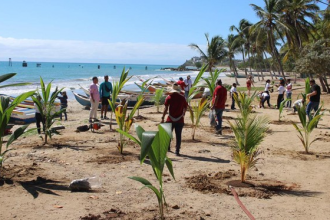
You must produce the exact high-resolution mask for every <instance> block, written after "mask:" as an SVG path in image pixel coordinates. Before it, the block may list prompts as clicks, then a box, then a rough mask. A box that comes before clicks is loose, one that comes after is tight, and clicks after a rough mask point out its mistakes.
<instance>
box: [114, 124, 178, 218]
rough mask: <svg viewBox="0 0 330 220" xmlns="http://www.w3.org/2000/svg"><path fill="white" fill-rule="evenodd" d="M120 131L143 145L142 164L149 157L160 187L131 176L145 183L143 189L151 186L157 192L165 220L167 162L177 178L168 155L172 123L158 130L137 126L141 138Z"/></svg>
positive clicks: (160, 209)
mask: <svg viewBox="0 0 330 220" xmlns="http://www.w3.org/2000/svg"><path fill="white" fill-rule="evenodd" d="M118 131H119V132H120V133H122V134H124V135H125V136H127V137H128V138H130V139H131V140H132V141H134V142H135V143H137V144H138V145H139V146H141V155H140V162H141V164H142V163H143V162H144V160H145V159H146V157H148V158H149V160H150V164H151V167H152V170H153V173H154V174H155V176H156V178H157V181H158V185H159V189H157V188H156V187H155V186H153V185H152V184H151V183H150V182H149V181H148V180H146V179H144V178H142V177H136V176H132V177H129V178H130V179H133V180H136V181H138V182H140V183H142V184H143V185H144V187H142V189H143V188H149V189H151V190H152V191H153V192H154V193H155V195H156V197H157V200H158V205H159V214H160V218H161V219H162V220H163V219H164V205H167V204H166V201H165V196H164V190H163V172H164V167H165V164H166V166H167V168H168V170H169V171H170V173H171V175H172V177H173V178H174V179H175V177H174V172H173V165H172V161H171V160H170V159H169V158H168V157H167V156H166V154H167V150H168V147H169V146H170V142H171V138H172V124H170V123H163V124H160V125H158V131H145V130H144V129H143V128H142V127H141V126H136V133H137V136H138V138H139V139H136V138H135V137H133V136H131V135H130V134H128V133H127V132H124V131H122V130H118Z"/></svg>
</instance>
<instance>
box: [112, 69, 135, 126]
mask: <svg viewBox="0 0 330 220" xmlns="http://www.w3.org/2000/svg"><path fill="white" fill-rule="evenodd" d="M128 73H129V70H127V71H125V67H124V68H123V71H122V72H121V75H120V79H119V82H112V93H111V98H110V99H109V100H108V102H109V105H110V107H111V112H110V130H111V131H112V114H113V110H114V109H116V105H117V98H118V95H119V93H120V91H121V90H122V89H123V87H124V85H125V84H126V83H127V81H128V80H130V79H131V78H132V76H130V77H127V76H128Z"/></svg>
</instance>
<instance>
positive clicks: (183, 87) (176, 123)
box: [90, 75, 320, 156]
mask: <svg viewBox="0 0 330 220" xmlns="http://www.w3.org/2000/svg"><path fill="white" fill-rule="evenodd" d="M108 79H109V78H108V76H107V75H106V76H104V82H103V83H101V84H100V86H99V88H98V86H97V84H98V78H97V77H93V84H92V85H91V86H90V101H91V110H90V121H92V119H94V120H95V119H96V112H97V109H98V105H99V101H101V102H102V109H101V119H108V118H107V116H106V114H107V109H108V105H109V103H108V100H109V99H110V94H111V92H112V84H111V83H110V82H109V81H108ZM310 82H311V89H312V93H310V94H307V97H309V98H310V102H309V104H308V105H307V110H306V111H307V114H308V115H309V113H310V111H311V110H312V109H314V110H315V111H316V110H317V108H318V105H319V101H320V87H319V86H318V85H316V84H315V81H314V80H311V81H310ZM252 85H253V79H252V77H251V76H250V77H249V78H248V80H247V87H248V94H249V93H250V90H251V86H252ZM276 86H277V87H278V89H277V90H278V97H277V107H279V105H280V103H281V101H283V99H284V95H285V94H286V98H288V99H291V96H292V84H291V82H290V79H288V80H287V81H286V83H285V81H284V80H283V79H280V83H279V84H278V85H276ZM191 87H192V80H191V77H190V75H188V76H187V79H185V80H183V78H182V77H180V78H179V81H178V82H176V83H174V84H173V85H172V89H171V90H170V91H169V92H168V96H167V97H166V99H165V103H164V105H165V108H164V111H163V114H162V117H161V123H164V122H166V123H171V124H172V131H173V130H174V132H175V135H176V145H175V154H176V155H177V156H180V148H181V139H182V131H183V127H184V117H185V113H186V111H187V108H188V103H187V99H188V94H189V90H190V88H191ZM236 87H237V85H236V84H235V83H234V84H233V85H232V88H231V89H230V95H231V98H232V104H231V109H232V110H234V109H235V99H234V96H235V94H237V88H236ZM271 89H272V88H271V85H270V80H267V81H266V85H265V90H264V91H263V92H261V96H260V97H261V107H264V103H265V102H267V104H268V106H269V107H270V106H271V105H270V94H269V92H270V91H271ZM182 91H184V94H183V93H182ZM226 101H227V89H226V88H225V87H224V86H223V85H222V81H221V79H219V80H218V81H217V83H216V88H215V90H214V93H213V94H212V101H211V106H210V107H211V110H212V111H214V112H215V117H216V119H217V124H216V126H215V129H216V134H222V115H223V112H224V110H225V105H226ZM287 106H288V107H291V102H288V103H287ZM103 113H104V117H103ZM166 115H167V117H166ZM165 117H166V118H165ZM168 151H171V148H170V146H169V148H168Z"/></svg>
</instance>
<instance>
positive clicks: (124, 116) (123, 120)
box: [115, 95, 144, 154]
mask: <svg viewBox="0 0 330 220" xmlns="http://www.w3.org/2000/svg"><path fill="white" fill-rule="evenodd" d="M122 102H123V103H122V104H121V105H118V106H117V107H116V110H115V115H116V121H117V124H118V127H119V130H121V131H124V132H128V131H129V130H130V128H131V126H132V124H133V120H134V119H133V117H134V114H135V112H136V110H137V109H138V108H139V107H140V106H141V104H142V103H143V102H144V97H143V95H140V96H139V97H138V99H137V102H136V103H135V105H134V107H133V109H132V110H131V112H130V113H128V109H127V105H128V101H126V100H123V101H122ZM125 143H126V141H125V139H124V135H123V134H122V133H120V134H119V142H118V150H119V152H120V153H121V154H123V149H124V146H125Z"/></svg>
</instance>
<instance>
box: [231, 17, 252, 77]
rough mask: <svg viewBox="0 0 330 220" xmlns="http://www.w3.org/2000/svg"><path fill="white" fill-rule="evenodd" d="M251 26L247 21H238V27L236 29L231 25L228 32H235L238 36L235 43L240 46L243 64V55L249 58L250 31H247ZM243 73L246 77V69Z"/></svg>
mask: <svg viewBox="0 0 330 220" xmlns="http://www.w3.org/2000/svg"><path fill="white" fill-rule="evenodd" d="M251 26H252V23H250V22H249V21H248V20H245V19H242V20H240V22H239V24H238V27H236V26H235V25H232V26H231V27H230V28H229V29H230V31H236V32H237V34H238V37H237V38H236V41H238V42H239V44H240V46H241V52H242V56H243V62H244V64H245V54H248V57H249V47H250V31H249V29H250V27H251ZM244 66H245V65H244ZM250 69H251V68H250ZM244 71H245V75H246V76H247V70H246V68H244Z"/></svg>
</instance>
